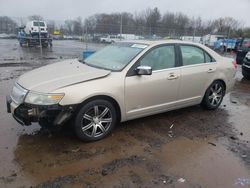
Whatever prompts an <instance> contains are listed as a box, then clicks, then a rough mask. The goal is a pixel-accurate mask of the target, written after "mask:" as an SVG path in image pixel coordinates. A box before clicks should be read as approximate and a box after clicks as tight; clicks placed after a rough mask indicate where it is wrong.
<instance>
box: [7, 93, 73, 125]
mask: <svg viewBox="0 0 250 188" xmlns="http://www.w3.org/2000/svg"><path fill="white" fill-rule="evenodd" d="M6 105H7V112H8V113H11V114H12V115H13V117H14V119H15V120H16V121H17V122H18V123H20V124H21V125H31V123H32V122H39V121H40V120H41V119H47V120H49V122H51V124H52V125H62V124H64V123H65V122H67V121H68V120H69V119H70V118H71V117H72V115H73V113H74V111H75V108H76V105H69V106H61V105H46V106H45V105H44V106H43V105H32V104H27V103H22V104H20V105H17V104H16V103H15V102H14V101H12V99H11V97H10V96H7V97H6Z"/></svg>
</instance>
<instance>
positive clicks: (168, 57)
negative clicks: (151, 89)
mask: <svg viewBox="0 0 250 188" xmlns="http://www.w3.org/2000/svg"><path fill="white" fill-rule="evenodd" d="M139 63H140V65H144V66H150V67H151V68H152V70H162V69H167V68H173V67H175V47H174V46H173V45H167V46H161V47H157V48H155V49H153V50H151V51H150V52H149V53H147V54H146V55H145V56H144V57H143V58H142V59H141V60H140V62H139Z"/></svg>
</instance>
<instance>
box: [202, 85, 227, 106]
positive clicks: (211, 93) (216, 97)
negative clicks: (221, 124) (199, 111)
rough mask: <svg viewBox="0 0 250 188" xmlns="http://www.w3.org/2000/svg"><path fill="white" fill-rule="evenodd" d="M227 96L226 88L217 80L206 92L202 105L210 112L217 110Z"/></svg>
mask: <svg viewBox="0 0 250 188" xmlns="http://www.w3.org/2000/svg"><path fill="white" fill-rule="evenodd" d="M224 95H225V86H224V84H223V83H222V82H221V81H219V80H216V81H214V82H213V83H212V84H211V85H210V86H209V87H208V88H207V90H206V93H205V95H204V97H203V100H202V102H201V105H202V106H203V107H204V108H205V109H208V110H215V109H217V108H218V107H219V106H220V104H221V102H222V100H223V97H224Z"/></svg>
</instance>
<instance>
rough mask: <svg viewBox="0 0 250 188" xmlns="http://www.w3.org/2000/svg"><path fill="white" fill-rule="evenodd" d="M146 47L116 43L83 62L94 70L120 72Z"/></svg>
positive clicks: (143, 45)
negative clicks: (94, 68)
mask: <svg viewBox="0 0 250 188" xmlns="http://www.w3.org/2000/svg"><path fill="white" fill-rule="evenodd" d="M147 47H148V45H145V44H135V43H116V44H114V45H109V46H107V47H104V48H103V49H101V50H100V51H97V52H96V53H94V54H92V55H91V56H89V57H88V58H87V59H85V60H84V61H85V63H86V64H87V65H89V66H93V67H96V68H101V69H108V70H112V71H120V70H122V69H123V68H124V67H125V66H126V65H127V64H129V63H130V61H131V60H132V59H133V58H135V57H136V56H137V55H138V54H139V53H140V52H141V51H142V50H144V49H145V48H147Z"/></svg>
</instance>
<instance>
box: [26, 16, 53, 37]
mask: <svg viewBox="0 0 250 188" xmlns="http://www.w3.org/2000/svg"><path fill="white" fill-rule="evenodd" d="M39 27H40V32H41V34H47V33H48V28H47V24H46V22H45V21H37V20H33V21H30V22H28V23H27V24H26V27H25V28H24V31H25V33H26V34H31V35H32V34H38V33H39Z"/></svg>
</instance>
